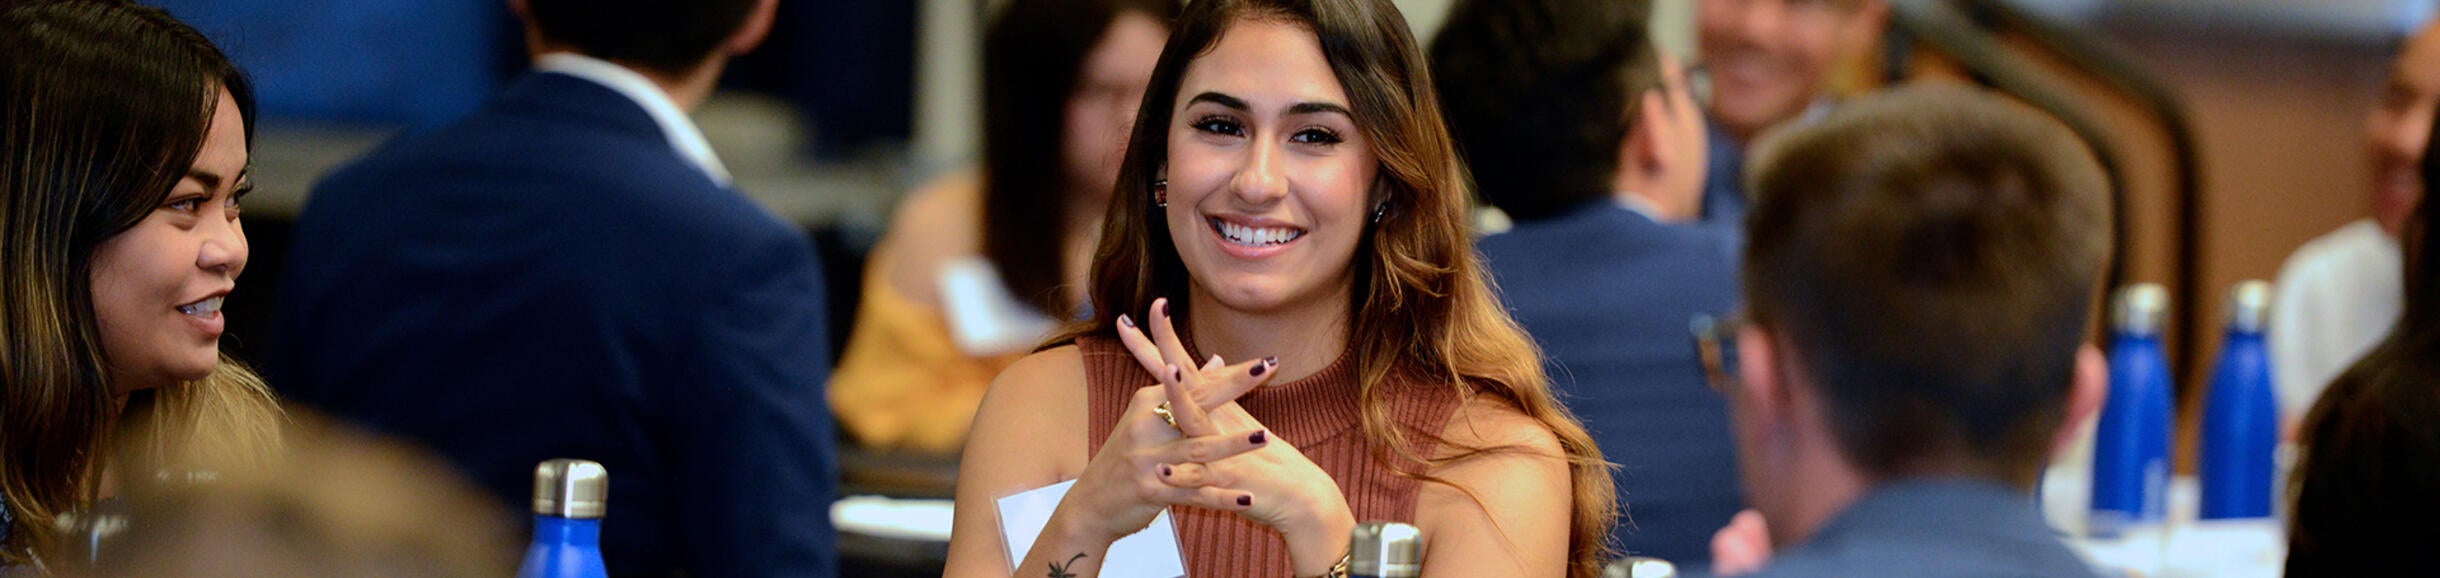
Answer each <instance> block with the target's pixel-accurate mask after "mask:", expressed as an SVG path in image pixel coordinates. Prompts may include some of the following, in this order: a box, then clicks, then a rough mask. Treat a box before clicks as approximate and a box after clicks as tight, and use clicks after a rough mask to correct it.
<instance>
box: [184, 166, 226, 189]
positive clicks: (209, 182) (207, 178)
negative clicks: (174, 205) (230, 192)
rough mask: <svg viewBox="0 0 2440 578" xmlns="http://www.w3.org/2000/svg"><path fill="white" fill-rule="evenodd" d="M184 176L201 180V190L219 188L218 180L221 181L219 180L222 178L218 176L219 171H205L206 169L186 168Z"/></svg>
mask: <svg viewBox="0 0 2440 578" xmlns="http://www.w3.org/2000/svg"><path fill="white" fill-rule="evenodd" d="M186 178H190V179H195V180H197V181H202V182H203V190H205V191H217V190H220V181H221V180H223V179H221V177H220V173H215V172H212V171H207V170H203V169H187V170H186Z"/></svg>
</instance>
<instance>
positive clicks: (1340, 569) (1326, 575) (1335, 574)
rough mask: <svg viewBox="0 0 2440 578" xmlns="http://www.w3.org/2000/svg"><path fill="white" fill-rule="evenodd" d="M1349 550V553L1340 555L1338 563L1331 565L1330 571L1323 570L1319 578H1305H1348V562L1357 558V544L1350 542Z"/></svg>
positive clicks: (1315, 577)
mask: <svg viewBox="0 0 2440 578" xmlns="http://www.w3.org/2000/svg"><path fill="white" fill-rule="evenodd" d="M1347 548H1348V550H1347V553H1345V554H1340V555H1339V561H1338V563H1336V564H1331V565H1330V569H1329V570H1323V571H1322V573H1321V574H1320V575H1318V576H1307V577H1305V578H1347V572H1348V570H1347V562H1348V561H1349V560H1352V559H1354V558H1355V543H1353V542H1349V543H1348V544H1347Z"/></svg>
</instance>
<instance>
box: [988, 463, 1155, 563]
mask: <svg viewBox="0 0 2440 578" xmlns="http://www.w3.org/2000/svg"><path fill="white" fill-rule="evenodd" d="M1074 485H1076V480H1068V481H1064V482H1059V483H1056V484H1051V485H1048V486H1043V487H1040V488H1035V489H1032V490H1026V491H1025V492H1022V493H1018V494H1016V495H1013V496H1009V497H1005V498H1000V500H999V509H1000V537H1001V538H1003V540H1002V543H1003V544H1005V545H1007V546H1008V567H1009V568H1011V569H1017V564H1018V563H1020V562H1023V561H1024V560H1023V558H1024V557H1025V553H1026V552H1028V551H1031V550H1033V548H1034V538H1037V537H1040V536H1041V535H1042V528H1043V527H1044V526H1048V525H1050V522H1051V512H1052V511H1053V510H1057V509H1059V500H1060V499H1061V498H1065V497H1067V493H1068V488H1069V487H1071V486H1074ZM1179 551H1180V550H1178V530H1177V528H1176V527H1175V526H1171V525H1170V523H1169V511H1168V510H1162V511H1161V514H1160V515H1158V516H1154V517H1153V518H1152V525H1150V526H1145V527H1144V529H1142V530H1138V531H1136V533H1133V534H1128V535H1127V537H1125V538H1119V539H1118V541H1117V542H1112V543H1111V544H1110V552H1109V554H1108V555H1106V556H1105V557H1104V558H1103V560H1102V563H1101V575H1102V576H1106V577H1108V578H1183V577H1184V576H1186V559H1185V557H1183V556H1181V555H1180V554H1179V553H1178V552H1179ZM1020 574H1022V573H1020Z"/></svg>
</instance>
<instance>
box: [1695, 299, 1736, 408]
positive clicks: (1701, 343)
mask: <svg viewBox="0 0 2440 578" xmlns="http://www.w3.org/2000/svg"><path fill="white" fill-rule="evenodd" d="M1744 327H1745V313H1744V312H1742V311H1739V312H1733V313H1729V314H1728V315H1726V316H1722V317H1713V316H1711V314H1708V313H1697V314H1695V316H1694V319H1693V320H1692V321H1689V322H1687V324H1686V330H1687V332H1688V333H1692V334H1693V336H1694V355H1695V361H1697V362H1699V363H1701V364H1703V382H1704V384H1706V385H1710V386H1711V390H1712V391H1715V392H1719V393H1720V394H1721V395H1727V394H1728V391H1729V388H1731V387H1734V386H1735V385H1736V383H1737V330H1739V329H1742V328H1744Z"/></svg>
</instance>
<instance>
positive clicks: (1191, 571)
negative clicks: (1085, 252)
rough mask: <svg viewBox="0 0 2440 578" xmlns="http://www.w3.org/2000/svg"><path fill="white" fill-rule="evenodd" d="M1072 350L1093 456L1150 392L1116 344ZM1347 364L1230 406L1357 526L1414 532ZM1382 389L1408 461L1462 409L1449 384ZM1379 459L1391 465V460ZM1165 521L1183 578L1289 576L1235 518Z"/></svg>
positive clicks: (1194, 513)
mask: <svg viewBox="0 0 2440 578" xmlns="http://www.w3.org/2000/svg"><path fill="white" fill-rule="evenodd" d="M1185 345H1186V348H1187V352H1188V353H1191V354H1193V355H1192V356H1191V357H1190V358H1191V359H1202V358H1203V356H1202V354H1201V353H1200V352H1197V351H1196V350H1195V347H1194V344H1193V343H1192V342H1188V343H1186V344H1185ZM1076 348H1077V350H1078V351H1079V352H1080V353H1082V354H1083V355H1084V370H1085V386H1086V391H1087V396H1086V397H1087V398H1088V401H1087V404H1088V405H1089V406H1090V416H1091V417H1090V420H1089V421H1090V422H1091V423H1092V429H1091V433H1090V434H1089V435H1090V436H1091V437H1090V438H1088V439H1087V440H1086V444H1087V445H1086V447H1087V448H1088V449H1089V450H1088V451H1089V452H1091V453H1099V452H1100V451H1101V443H1102V442H1103V441H1104V440H1108V439H1110V432H1111V431H1112V430H1114V429H1116V428H1117V426H1118V418H1119V415H1120V414H1121V413H1124V412H1125V411H1126V409H1127V402H1128V400H1129V399H1131V398H1132V396H1133V395H1134V394H1135V390H1136V389H1137V388H1140V387H1143V386H1146V385H1151V384H1154V383H1157V382H1155V381H1153V379H1152V375H1151V374H1149V373H1146V372H1145V371H1144V367H1143V366H1142V365H1139V364H1137V363H1136V362H1135V358H1134V357H1132V356H1130V355H1128V353H1127V350H1126V346H1125V345H1122V344H1120V343H1119V342H1118V340H1117V339H1116V338H1113V337H1109V336H1104V335H1092V336H1085V337H1080V338H1077V340H1076ZM1352 357H1353V356H1350V355H1346V354H1343V353H1342V354H1341V355H1340V356H1339V359H1338V361H1336V362H1333V363H1331V364H1330V367H1327V368H1324V369H1322V371H1320V372H1318V373H1314V374H1313V375H1311V376H1309V377H1306V378H1304V379H1300V380H1297V381H1295V382H1293V383H1286V384H1272V385H1269V386H1265V387H1263V388H1260V389H1256V390H1254V391H1253V392H1252V393H1248V394H1246V395H1245V396H1244V397H1240V398H1237V404H1238V405H1239V406H1241V407H1244V408H1245V411H1246V413H1247V414H1250V415H1252V416H1254V419H1255V420H1256V421H1260V422H1262V424H1263V426H1265V427H1267V428H1269V429H1270V431H1271V433H1272V434H1273V435H1277V436H1279V440H1280V441H1284V442H1287V443H1289V444H1290V445H1293V446H1295V447H1296V449H1297V451H1300V452H1303V453H1304V454H1305V457H1306V458H1308V459H1311V460H1313V463H1314V465H1317V466H1320V467H1321V468H1322V471H1323V472H1327V473H1329V474H1330V478H1331V479H1332V480H1334V481H1336V482H1338V485H1339V493H1340V494H1341V495H1343V496H1346V499H1347V507H1348V508H1349V509H1350V510H1351V511H1353V512H1354V513H1355V518H1356V521H1358V522H1369V521H1397V522H1406V523H1410V524H1411V523H1414V521H1415V492H1416V487H1417V484H1418V482H1417V481H1416V480H1414V479H1412V478H1407V477H1404V476H1400V475H1398V474H1396V473H1394V472H1392V471H1391V470H1390V469H1389V468H1388V467H1385V466H1383V465H1382V464H1381V463H1380V462H1378V461H1375V460H1374V459H1373V455H1372V451H1371V449H1372V448H1371V444H1370V440H1367V439H1366V436H1365V435H1364V428H1363V427H1362V424H1361V419H1362V418H1361V417H1360V416H1361V413H1360V409H1359V408H1358V407H1356V392H1357V389H1356V372H1355V361H1354V360H1353V359H1352ZM1391 375H1393V376H1398V375H1405V372H1391ZM1382 385H1383V387H1382V389H1381V391H1382V392H1384V393H1385V394H1386V395H1384V396H1383V397H1384V399H1386V400H1387V401H1388V402H1389V408H1388V409H1389V416H1390V419H1391V421H1394V422H1396V423H1397V424H1398V426H1399V427H1400V428H1401V429H1404V430H1406V431H1405V432H1404V433H1405V434H1406V436H1407V440H1408V444H1409V445H1410V447H1411V448H1412V449H1413V450H1414V455H1431V454H1430V453H1429V451H1428V450H1429V449H1430V448H1429V446H1428V445H1427V444H1428V443H1429V442H1428V441H1426V440H1429V439H1433V438H1434V437H1437V436H1439V435H1440V433H1441V427H1442V426H1444V425H1447V424H1448V421H1449V416H1450V415H1451V414H1454V413H1455V412H1456V411H1457V405H1458V403H1459V402H1460V401H1462V400H1461V398H1460V397H1459V396H1458V394H1457V392H1456V391H1455V390H1454V389H1453V388H1450V387H1448V386H1447V385H1446V384H1426V383H1418V382H1417V381H1415V380H1412V379H1406V378H1398V377H1393V378H1391V379H1390V382H1389V383H1385V384H1382ZM1384 453H1385V455H1389V456H1391V457H1392V459H1397V458H1396V457H1395V456H1396V453H1395V452H1384ZM1410 469H1414V468H1410ZM1170 518H1171V519H1172V520H1173V521H1174V522H1175V523H1176V525H1177V531H1178V545H1179V547H1180V548H1182V549H1184V550H1185V556H1186V575H1187V576H1189V577H1190V578H1221V577H1236V576H1259V577H1265V578H1268V577H1277V576H1288V575H1289V572H1290V568H1289V563H1288V543H1287V542H1286V541H1285V540H1283V539H1282V538H1280V535H1279V533H1278V532H1276V531H1273V530H1271V529H1270V528H1268V527H1265V526H1262V525H1260V524H1255V523H1254V522H1252V521H1248V520H1246V519H1245V518H1243V517H1240V516H1238V515H1236V514H1233V513H1229V512H1223V511H1219V510H1210V509H1204V508H1196V507H1189V506H1176V507H1172V508H1170Z"/></svg>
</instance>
